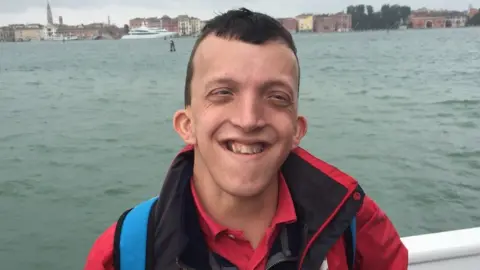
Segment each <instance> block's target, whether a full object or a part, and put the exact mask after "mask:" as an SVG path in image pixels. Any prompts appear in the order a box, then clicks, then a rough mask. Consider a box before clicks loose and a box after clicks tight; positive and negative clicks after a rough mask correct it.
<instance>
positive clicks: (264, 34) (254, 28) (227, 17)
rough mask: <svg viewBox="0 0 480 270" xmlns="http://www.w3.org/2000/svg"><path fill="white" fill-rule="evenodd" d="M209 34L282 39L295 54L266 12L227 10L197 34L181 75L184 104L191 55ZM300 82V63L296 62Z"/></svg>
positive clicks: (282, 30) (242, 38) (188, 92)
mask: <svg viewBox="0 0 480 270" xmlns="http://www.w3.org/2000/svg"><path fill="white" fill-rule="evenodd" d="M210 34H213V35H215V36H217V37H221V38H225V39H234V40H240V41H243V42H246V43H250V44H257V45H260V44H264V43H266V42H268V41H281V42H284V43H285V44H286V45H287V46H288V47H289V48H290V49H291V50H292V52H293V53H294V54H295V57H296V58H297V62H298V57H297V48H296V47H295V42H294V41H293V38H292V35H291V34H290V32H289V31H288V30H287V29H286V28H285V27H283V25H282V24H281V23H280V22H279V21H278V20H276V19H274V18H272V17H270V16H269V15H266V14H263V13H259V12H253V11H250V10H248V9H246V8H240V9H233V10H229V11H227V12H226V13H223V14H220V15H217V16H215V17H214V18H213V19H211V20H209V21H207V23H206V24H205V26H204V27H203V28H202V31H201V33H200V36H199V37H198V39H197V41H196V42H195V45H194V46H193V49H192V53H191V55H190V60H189V61H188V65H187V76H186V78H185V107H188V106H190V104H191V100H192V96H191V83H192V77H193V58H194V56H195V52H196V51H197V49H198V46H199V45H200V43H201V42H202V41H203V40H204V39H205V38H206V37H207V36H209V35H210ZM298 80H299V86H300V66H299V78H298Z"/></svg>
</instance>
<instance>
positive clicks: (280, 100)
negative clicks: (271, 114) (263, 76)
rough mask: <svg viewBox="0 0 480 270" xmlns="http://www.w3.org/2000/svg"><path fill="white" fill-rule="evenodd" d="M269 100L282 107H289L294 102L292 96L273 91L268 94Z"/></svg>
mask: <svg viewBox="0 0 480 270" xmlns="http://www.w3.org/2000/svg"><path fill="white" fill-rule="evenodd" d="M268 100H270V101H271V102H272V103H273V104H275V105H276V106H280V107H287V106H290V105H291V104H292V99H291V98H290V96H288V95H287V94H284V93H278V92H276V93H272V94H270V95H269V96H268Z"/></svg>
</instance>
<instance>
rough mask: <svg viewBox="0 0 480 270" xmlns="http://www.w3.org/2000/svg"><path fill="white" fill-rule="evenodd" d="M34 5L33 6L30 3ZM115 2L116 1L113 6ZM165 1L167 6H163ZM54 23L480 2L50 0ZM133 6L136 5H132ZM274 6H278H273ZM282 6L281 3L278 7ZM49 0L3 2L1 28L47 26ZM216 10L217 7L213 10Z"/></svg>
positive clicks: (477, 2)
mask: <svg viewBox="0 0 480 270" xmlns="http://www.w3.org/2000/svg"><path fill="white" fill-rule="evenodd" d="M29 2H31V3H29ZM112 2H116V3H115V4H112ZM163 2H165V3H163ZM50 3H51V6H52V11H53V17H54V21H56V22H58V17H59V16H62V17H63V20H64V23H66V24H82V23H85V24H86V23H91V22H105V23H106V22H107V18H108V16H110V19H111V23H112V24H116V25H118V26H122V25H123V24H128V21H129V19H132V18H134V17H157V16H162V15H165V14H166V15H169V16H177V15H182V14H188V15H189V16H194V17H198V18H200V19H202V20H206V19H209V18H212V17H213V16H215V14H216V13H219V12H223V11H225V10H228V9H231V8H239V7H242V6H245V7H247V8H249V9H252V10H255V11H260V12H265V13H268V14H269V15H272V16H275V17H293V16H296V15H298V14H300V13H304V12H314V13H336V12H339V11H342V10H345V9H346V7H347V6H349V5H358V4H365V5H372V6H373V7H374V8H375V10H378V9H380V7H381V5H382V4H385V3H389V4H399V5H409V6H411V7H412V9H418V8H422V7H427V8H429V9H450V10H459V11H463V10H466V9H467V8H468V6H469V5H470V4H471V5H472V6H473V7H475V8H479V7H480V0H458V1H455V2H451V1H447V0H445V1H439V0H424V1H422V2H420V1H418V0H417V1H414V0H403V1H398V2H395V3H390V1H386V0H364V1H361V0H337V1H332V2H331V3H323V2H322V3H318V2H316V1H313V0H297V1H291V0H290V1H287V0H276V1H273V0H266V1H261V2H254V1H252V0H246V1H243V2H242V3H238V2H237V1H232V0H223V1H220V0H209V1H203V2H201V3H199V2H198V1H195V0H177V1H175V2H173V1H172V2H167V1H159V0H135V1H126V0H84V1H81V3H82V4H79V3H80V2H79V1H76V0H51V1H50ZM133 3H134V4H135V6H133ZM273 3H275V4H273ZM279 3H281V4H279ZM46 5H47V1H46V0H40V1H39V0H24V1H10V0H0V7H1V8H0V10H1V12H0V25H7V24H26V23H41V24H45V23H46V21H47V18H46ZM214 7H215V8H214Z"/></svg>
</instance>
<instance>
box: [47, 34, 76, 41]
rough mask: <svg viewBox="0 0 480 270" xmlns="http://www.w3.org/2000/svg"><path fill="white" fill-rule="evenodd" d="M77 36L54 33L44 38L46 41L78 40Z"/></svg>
mask: <svg viewBox="0 0 480 270" xmlns="http://www.w3.org/2000/svg"><path fill="white" fill-rule="evenodd" d="M78 39H79V38H78V37H77V36H63V35H52V36H47V37H45V38H44V39H43V40H44V41H74V40H78Z"/></svg>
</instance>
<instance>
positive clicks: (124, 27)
mask: <svg viewBox="0 0 480 270" xmlns="http://www.w3.org/2000/svg"><path fill="white" fill-rule="evenodd" d="M128 32H130V27H129V26H128V24H125V25H123V33H124V34H125V35H126V34H128Z"/></svg>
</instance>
